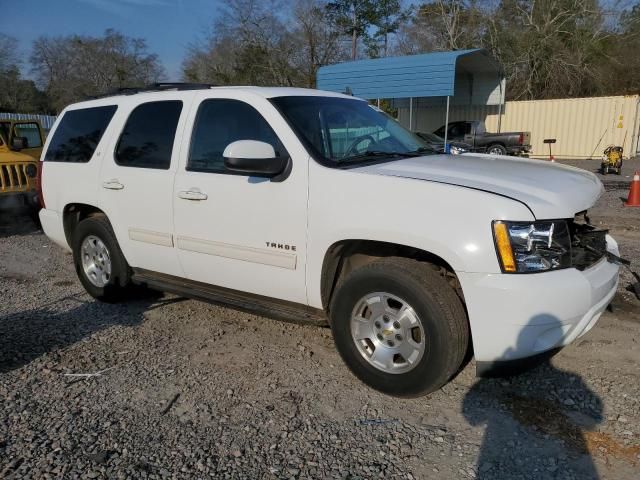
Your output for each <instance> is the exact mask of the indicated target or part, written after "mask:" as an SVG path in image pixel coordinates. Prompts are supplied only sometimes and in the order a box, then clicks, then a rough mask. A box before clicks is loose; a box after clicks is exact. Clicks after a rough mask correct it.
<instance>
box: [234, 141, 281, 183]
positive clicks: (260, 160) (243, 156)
mask: <svg viewBox="0 0 640 480" xmlns="http://www.w3.org/2000/svg"><path fill="white" fill-rule="evenodd" d="M222 156H223V157H224V166H225V167H227V168H228V169H229V170H231V171H233V172H238V173H244V174H246V175H250V176H259V177H275V176H277V175H279V174H281V173H283V172H284V171H285V169H286V168H287V166H288V164H289V158H288V157H276V152H275V150H274V149H273V147H272V146H271V145H269V144H268V143H266V142H259V141H257V140H238V141H236V142H233V143H230V144H229V145H227V148H225V149H224V152H223V153H222Z"/></svg>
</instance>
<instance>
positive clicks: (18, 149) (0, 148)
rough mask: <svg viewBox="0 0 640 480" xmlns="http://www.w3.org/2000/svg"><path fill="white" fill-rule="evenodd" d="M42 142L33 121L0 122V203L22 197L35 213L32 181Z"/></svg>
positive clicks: (36, 169) (33, 180) (34, 180)
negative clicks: (10, 198)
mask: <svg viewBox="0 0 640 480" xmlns="http://www.w3.org/2000/svg"><path fill="white" fill-rule="evenodd" d="M44 139H45V135H44V132H43V130H42V127H41V126H40V123H39V122H38V121H36V120H0V200H2V199H4V198H8V197H22V201H23V202H24V203H25V204H26V205H27V206H29V207H30V208H31V209H32V211H33V212H34V213H35V212H37V210H38V198H37V185H36V182H37V176H38V168H39V159H40V154H41V153H42V146H43V143H44Z"/></svg>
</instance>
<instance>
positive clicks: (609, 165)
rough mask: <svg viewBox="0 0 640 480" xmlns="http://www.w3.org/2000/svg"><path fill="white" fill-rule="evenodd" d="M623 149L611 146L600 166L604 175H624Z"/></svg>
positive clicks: (607, 149)
mask: <svg viewBox="0 0 640 480" xmlns="http://www.w3.org/2000/svg"><path fill="white" fill-rule="evenodd" d="M622 153H623V149H622V147H617V146H615V145H609V146H608V147H607V148H606V149H605V151H604V155H603V157H602V164H601V165H600V172H601V173H602V174H603V175H606V174H607V173H616V174H618V175H620V174H621V173H622Z"/></svg>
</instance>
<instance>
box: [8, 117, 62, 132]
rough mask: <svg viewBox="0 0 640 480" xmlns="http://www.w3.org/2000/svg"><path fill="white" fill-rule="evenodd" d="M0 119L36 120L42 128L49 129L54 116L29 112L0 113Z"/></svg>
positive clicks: (54, 119)
mask: <svg viewBox="0 0 640 480" xmlns="http://www.w3.org/2000/svg"><path fill="white" fill-rule="evenodd" d="M0 120H38V121H39V122H40V125H42V128H44V129H45V130H50V129H51V127H52V126H53V123H54V122H55V121H56V117H54V116H52V115H35V114H31V113H0Z"/></svg>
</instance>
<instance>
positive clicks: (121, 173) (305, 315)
mask: <svg viewBox="0 0 640 480" xmlns="http://www.w3.org/2000/svg"><path fill="white" fill-rule="evenodd" d="M169 87H171V88H169ZM41 166H42V169H41V171H42V174H41V175H42V182H41V188H42V190H41V201H42V202H43V204H44V208H43V209H42V210H41V211H40V219H41V221H42V227H43V229H44V232H45V233H46V235H47V236H48V237H50V238H51V239H52V240H53V241H54V242H55V243H57V244H59V245H60V246H61V247H63V248H64V249H66V250H68V251H70V252H72V253H73V257H72V258H73V262H74V266H75V270H76V272H77V274H78V278H79V280H80V282H81V284H82V285H83V287H84V288H85V289H86V291H87V292H88V293H89V294H90V295H92V296H93V297H95V298H96V299H98V300H100V301H107V302H116V301H126V299H127V298H131V295H132V294H133V293H135V292H136V291H138V289H136V288H135V287H136V286H146V287H148V288H152V289H156V290H160V291H167V292H173V293H175V294H178V295H181V296H186V297H192V298H197V299H200V300H206V301H211V302H215V303H224V304H226V305H231V306H233V307H235V308H239V309H243V310H250V311H252V312H258V313H260V314H262V315H264V316H269V317H276V318H281V319H285V320H290V321H298V322H306V323H313V324H319V325H329V326H330V327H331V329H332V333H333V337H334V340H335V344H336V347H337V350H338V352H339V353H340V355H341V356H342V358H343V359H344V361H345V363H346V364H347V366H348V367H349V368H350V369H351V370H352V371H353V372H354V374H355V375H356V376H357V377H358V378H359V379H361V380H362V381H364V382H365V383H366V384H367V385H370V386H372V387H374V388H376V389H378V390H381V391H383V392H386V393H388V394H392V395H398V396H416V395H421V394H425V393H428V392H432V391H433V390H435V389H438V388H440V387H441V386H442V385H443V384H445V383H446V382H447V381H448V380H449V379H451V378H452V377H453V376H454V375H455V374H456V372H458V371H459V369H460V367H461V366H462V365H463V363H464V361H465V358H466V357H467V353H468V352H471V351H472V352H473V354H474V355H475V358H476V368H477V371H478V373H479V374H487V373H488V372H496V371H499V370H500V369H502V368H505V369H508V368H509V366H510V365H511V366H513V365H518V363H519V362H521V361H522V360H523V359H527V358H530V357H535V358H541V356H542V357H544V356H545V355H548V354H551V353H553V352H555V351H557V350H558V349H559V348H560V347H562V346H564V345H567V344H568V343H570V342H572V341H574V340H576V339H577V338H579V337H580V336H581V335H583V334H585V333H586V332H588V331H589V329H591V328H593V326H594V325H595V324H596V322H597V321H598V318H599V317H600V315H601V314H602V312H603V311H604V310H605V308H606V307H607V305H608V304H609V302H610V301H611V299H612V298H613V296H614V294H615V292H616V287H617V284H618V270H619V267H618V265H617V264H616V263H614V261H615V257H613V256H612V255H610V254H613V255H617V254H618V248H617V245H616V242H615V240H614V239H613V238H611V237H610V236H609V235H607V233H606V230H603V229H596V228H595V227H593V226H590V225H589V224H588V221H586V219H587V217H586V215H583V214H582V213H584V212H585V211H586V210H587V209H589V208H591V207H592V206H593V204H594V203H595V201H596V200H597V198H598V197H599V195H600V194H601V193H602V191H603V188H602V184H601V183H600V181H599V180H598V179H597V178H596V176H595V175H594V174H592V173H590V172H587V171H585V170H582V169H578V168H574V167H569V166H565V165H560V164H555V163H547V162H540V161H534V160H529V159H525V158H516V157H506V156H502V157H501V156H491V155H487V154H464V155H448V154H441V153H437V152H435V151H434V149H433V148H430V147H429V146H427V145H426V144H425V143H424V142H423V141H422V140H421V139H420V138H419V137H417V136H416V135H414V134H413V133H411V132H409V131H408V130H406V129H405V128H403V127H402V126H401V125H399V124H398V123H397V122H395V121H393V120H391V119H390V118H388V117H387V116H385V115H383V114H381V113H380V112H377V111H375V110H374V109H372V108H370V107H369V106H368V104H367V102H366V101H364V100H359V99H356V98H353V97H349V96H346V95H341V94H337V93H331V92H322V91H317V90H307V89H296V88H266V87H211V88H209V87H207V86H198V85H192V86H189V85H184V86H179V85H178V86H177V85H175V84H167V85H166V86H158V87H156V90H153V89H150V90H149V91H140V92H131V91H127V92H126V94H118V95H114V96H109V97H104V98H100V99H95V100H90V101H86V102H81V103H77V104H74V105H70V106H69V107H67V108H66V109H65V110H64V111H63V112H62V114H61V115H60V116H59V117H58V119H57V121H56V124H55V125H54V127H53V130H52V131H51V133H50V135H49V137H48V138H47V143H46V145H45V151H44V153H43V155H42V163H41ZM132 287H134V288H132ZM176 321H180V320H179V318H176ZM168 334H169V333H168ZM168 353H169V352H168ZM259 355H260V352H259V351H257V352H256V354H255V361H256V362H259V361H260V357H259ZM320 368H325V369H326V370H325V374H326V375H327V381H331V380H330V379H329V377H330V376H331V375H332V374H331V369H330V368H328V364H326V365H324V367H320ZM543 387H544V385H541V388H543Z"/></svg>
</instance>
